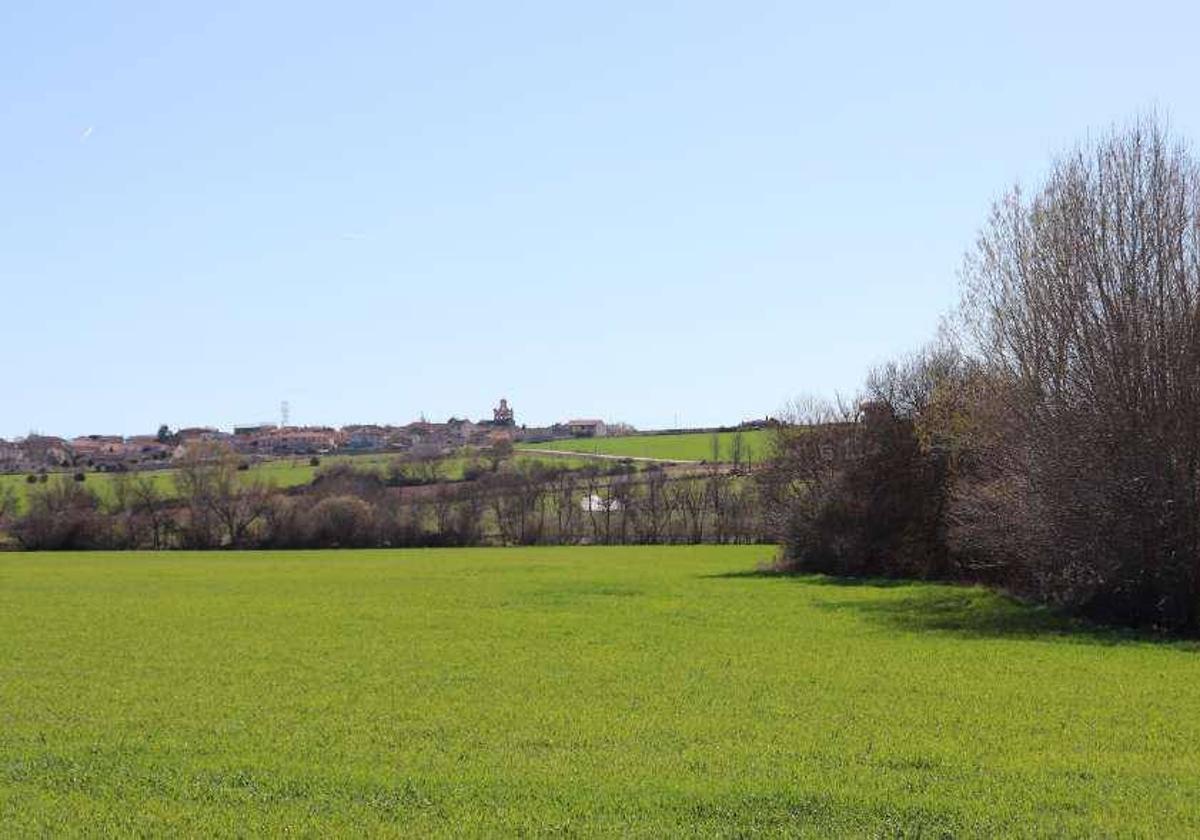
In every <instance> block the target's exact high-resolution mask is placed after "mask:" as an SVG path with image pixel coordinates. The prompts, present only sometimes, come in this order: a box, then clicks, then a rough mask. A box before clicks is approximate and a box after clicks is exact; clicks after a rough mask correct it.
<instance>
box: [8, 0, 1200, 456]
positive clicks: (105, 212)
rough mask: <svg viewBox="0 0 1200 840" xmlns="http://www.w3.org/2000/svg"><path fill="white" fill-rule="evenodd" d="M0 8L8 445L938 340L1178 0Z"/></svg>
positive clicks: (638, 416) (787, 389) (412, 405)
mask: <svg viewBox="0 0 1200 840" xmlns="http://www.w3.org/2000/svg"><path fill="white" fill-rule="evenodd" d="M153 5H156V4H149V3H128V4H109V3H87V4H83V3H80V4H66V5H64V4H52V3H34V2H7V3H4V4H3V6H2V7H0V292H2V294H0V325H2V326H0V336H2V337H3V345H2V346H3V353H4V359H5V363H4V365H3V371H4V374H3V386H2V389H0V436H5V437H13V436H16V435H20V434H24V433H26V432H27V431H29V430H30V429H36V430H39V431H42V432H43V433H56V434H64V435H75V434H82V433H89V432H101V433H125V434H132V433H137V432H144V431H148V430H153V429H154V428H156V427H157V425H158V424H159V423H163V422H165V423H169V424H171V425H172V426H179V425H187V424H200V423H204V424H216V425H222V426H228V425H231V424H233V423H236V422H248V421H255V420H260V419H272V418H275V417H276V416H277V414H278V407H279V403H280V401H281V400H284V399H286V400H289V401H290V402H291V405H292V416H293V420H294V421H295V422H299V423H332V424H342V423H346V422H353V421H362V422H372V421H374V422H406V421H408V420H410V419H413V418H414V417H415V416H416V415H418V414H419V413H421V412H424V413H425V414H426V415H427V416H428V417H429V418H430V419H444V418H445V417H447V416H449V415H451V414H455V415H459V416H462V415H464V414H465V415H468V416H471V417H481V416H485V415H486V414H487V412H488V411H489V410H490V408H491V406H492V404H493V403H494V402H495V400H496V399H497V398H498V397H500V396H502V395H503V396H507V397H508V398H509V399H510V400H511V401H512V403H513V404H514V405H515V407H516V410H517V414H518V420H519V421H521V422H528V423H545V422H550V421H553V420H557V419H563V418H566V417H568V416H598V417H603V418H606V419H609V420H626V421H628V422H632V423H634V424H637V425H639V426H642V427H656V426H665V425H671V424H672V423H674V422H675V421H676V419H678V421H679V422H680V423H685V424H689V425H701V424H711V423H718V422H731V421H737V420H740V419H743V418H746V417H751V416H761V415H763V414H766V413H768V412H774V411H775V410H777V409H778V408H779V407H780V406H781V405H782V404H783V403H784V402H785V401H786V400H788V399H790V398H792V397H794V396H796V395H797V394H800V393H826V394H828V393H831V392H833V391H834V390H841V391H851V390H853V389H854V388H855V387H856V386H857V385H858V383H859V382H860V381H861V378H862V375H863V373H864V371H865V369H866V368H867V367H868V366H869V365H871V364H873V363H876V362H878V361H881V360H883V359H885V358H887V357H888V356H889V355H891V354H895V353H898V352H902V351H904V350H906V349H909V348H912V347H914V346H916V345H918V344H920V343H921V342H923V341H924V340H926V339H927V338H928V337H930V336H931V335H932V334H933V332H934V330H935V328H936V325H937V322H938V319H939V317H940V316H941V315H942V314H943V313H944V312H946V311H947V310H948V308H949V307H951V306H952V304H953V303H954V300H955V298H956V295H957V292H956V287H957V271H958V267H959V264H960V262H961V256H962V254H963V252H964V250H965V249H966V248H967V247H968V246H969V245H970V243H971V242H972V240H973V238H974V236H975V234H976V231H977V230H978V228H979V225H980V223H981V222H982V221H983V219H984V217H985V214H986V212H987V209H988V206H989V204H990V202H991V200H992V199H993V198H994V197H995V196H996V195H997V194H998V193H999V192H1000V191H1001V190H1002V189H1004V188H1005V187H1006V186H1007V185H1009V184H1011V183H1012V182H1013V181H1014V180H1016V179H1021V180H1023V181H1026V182H1031V181H1035V180H1036V179H1037V177H1038V175H1039V173H1041V172H1042V171H1044V168H1045V166H1046V164H1047V162H1048V161H1049V160H1050V158H1051V157H1052V156H1053V155H1054V154H1055V153H1057V152H1058V151H1060V150H1062V149H1063V148H1065V147H1067V146H1069V145H1070V144H1072V143H1073V142H1075V141H1076V140H1077V139H1080V138H1083V137H1084V136H1086V134H1087V132H1088V131H1089V130H1093V131H1094V130H1096V129H1098V128H1103V127H1105V126H1107V125H1108V124H1110V123H1112V122H1114V121H1123V120H1125V119H1127V118H1128V117H1130V116H1132V115H1134V114H1136V113H1137V112H1139V111H1146V110H1148V109H1150V108H1158V109H1159V110H1160V111H1164V112H1166V113H1168V114H1169V117H1170V120H1171V123H1172V125H1173V127H1174V128H1175V129H1176V130H1177V131H1178V132H1179V133H1180V134H1182V135H1184V136H1186V137H1188V138H1190V139H1192V140H1197V139H1200V94H1198V93H1197V88H1196V81H1197V80H1198V79H1200V49H1197V47H1196V33H1197V32H1198V31H1200V13H1198V12H1197V11H1195V8H1196V7H1195V5H1194V4H1191V3H1183V2H1180V3H1177V4H1173V5H1159V4H1154V3H1142V4H1136V5H1135V4H1129V3H1113V4H1101V3H1094V2H1088V3H1077V4H1058V3H995V4H987V5H988V6H990V7H991V8H987V9H983V8H977V7H979V6H981V5H982V4H974V3H961V2H955V3H945V4H936V5H935V4H914V3H895V4H880V5H875V4H871V3H853V4H834V3H826V4H802V3H795V2H787V3H777V4H776V3H724V4H713V3H700V2H687V3H672V4H666V3H663V4H659V3H644V2H637V3H629V4H619V3H596V4H581V3H545V4H538V5H533V4H520V3H518V4H514V3H481V4H467V3H425V4H404V3H378V4H359V3H353V2H342V3H336V4H321V5H311V6H310V5H308V4H301V3H295V2H287V3H284V2H280V3H265V2H264V3H257V2H256V3H241V2H238V3H222V2H204V3H193V4H180V3H169V4H157V5H161V6H162V7H163V8H157V9H155V8H151V7H152V6H153Z"/></svg>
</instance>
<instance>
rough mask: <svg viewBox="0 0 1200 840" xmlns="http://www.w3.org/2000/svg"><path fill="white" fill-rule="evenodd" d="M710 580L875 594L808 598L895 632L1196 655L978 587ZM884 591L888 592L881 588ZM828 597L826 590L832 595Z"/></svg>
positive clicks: (1145, 634) (1153, 637) (1187, 645)
mask: <svg viewBox="0 0 1200 840" xmlns="http://www.w3.org/2000/svg"><path fill="white" fill-rule="evenodd" d="M704 577H706V578H708V579H713V580H720V579H725V580H732V579H741V580H746V579H785V580H789V581H793V582H795V583H796V584H798V585H803V586H807V587H821V588H853V589H860V590H868V589H876V590H881V591H880V592H879V595H878V597H871V596H870V595H868V594H867V593H865V592H856V593H855V594H854V595H853V596H852V597H844V598H837V597H824V596H821V597H814V598H813V599H812V601H811V602H810V603H811V604H812V605H814V606H816V607H817V608H818V609H821V610H827V611H830V612H835V613H848V614H854V615H858V616H861V617H862V618H864V619H866V620H867V621H870V622H871V623H873V624H876V625H880V626H883V627H885V628H887V629H890V630H894V631H896V632H901V633H941V634H950V635H954V636H958V637H961V638H972V639H1027V640H1043V641H1046V640H1052V639H1053V640H1063V641H1069V642H1075V643H1083V644H1092V645H1124V644H1146V643H1153V644H1161V645H1167V646H1170V647H1175V648H1177V649H1180V650H1187V651H1192V652H1200V641H1198V640H1195V639H1179V638H1175V637H1170V636H1164V635H1162V634H1158V633H1153V632H1150V631H1141V630H1134V629H1128V628H1120V627H1107V626H1104V625H1100V624H1095V623H1093V622H1090V621H1087V620H1085V619H1080V618H1075V617H1072V616H1070V615H1067V614H1066V613H1065V612H1063V611H1062V610H1059V609H1055V608H1053V607H1047V606H1040V605H1036V604H1028V603H1024V602H1022V601H1019V600H1017V599H1016V598H1013V597H1010V596H1008V595H1004V594H1002V593H999V592H994V591H991V590H988V589H985V588H983V587H982V586H959V585H955V584H951V583H929V582H925V581H916V580H904V579H895V578H839V577H830V576H827V575H813V574H800V575H797V574H789V573H787V572H779V571H775V570H773V569H753V570H748V571H740V572H727V573H724V574H717V575H705V576H704ZM882 590H886V591H882ZM830 595H832V593H830Z"/></svg>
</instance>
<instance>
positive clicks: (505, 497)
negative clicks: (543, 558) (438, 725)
mask: <svg viewBox="0 0 1200 840" xmlns="http://www.w3.org/2000/svg"><path fill="white" fill-rule="evenodd" d="M421 469H422V470H423V472H422V473H421V474H420V475H419V476H415V474H414V476H415V477H416V478H420V479H422V480H421V481H413V480H411V479H412V477H410V480H409V481H406V482H404V483H402V484H400V485H399V486H397V482H396V480H395V477H394V476H393V475H392V472H391V471H389V472H388V473H386V474H384V475H379V474H376V473H373V472H366V471H358V470H355V469H352V468H350V467H348V466H345V465H339V466H334V467H331V468H328V469H325V470H323V471H322V473H321V474H320V475H319V476H318V478H317V480H316V481H314V482H313V484H312V485H310V486H308V487H305V488H297V489H293V490H291V491H288V492H283V491H278V490H276V489H274V488H272V487H270V486H268V485H266V484H264V483H262V482H261V481H258V480H256V479H255V478H254V477H253V474H252V473H248V472H246V471H244V470H240V469H239V460H238V459H237V457H236V456H235V455H234V454H233V453H231V452H229V451H227V450H224V449H221V448H220V447H211V448H202V447H201V448H196V449H195V450H193V451H192V452H190V453H189V454H188V456H187V458H186V459H185V460H184V461H183V462H182V463H181V464H180V465H179V469H178V470H177V471H176V472H175V474H174V476H173V477H172V479H171V482H172V483H171V485H170V487H167V486H165V483H164V482H163V481H162V480H161V479H157V480H156V479H155V478H154V477H152V476H150V475H137V474H128V475H120V476H117V477H116V478H115V479H114V481H113V484H112V488H113V490H112V493H111V494H109V496H108V497H107V498H106V499H104V500H103V501H102V500H101V499H100V498H99V497H98V496H97V495H96V494H94V493H93V492H92V491H91V490H90V489H89V488H87V486H86V485H85V484H82V483H79V482H76V481H72V480H71V479H70V477H69V476H62V477H60V478H57V479H55V480H53V481H50V482H48V483H46V484H45V485H38V486H37V487H35V488H32V489H31V490H30V491H29V504H28V510H27V511H26V512H25V513H24V515H23V516H21V517H19V518H17V519H16V520H15V521H14V522H13V524H12V527H11V530H12V532H13V534H14V535H15V536H16V537H17V539H18V540H19V542H20V544H21V545H23V546H24V547H26V548H29V549H89V548H111V549H119V548H151V549H165V548H187V549H213V548H255V547H272V548H319V547H329V548H333V547H342V548H349V547H372V546H397V547H398V546H439V545H445V546H469V545H485V544H488V545H537V544H578V543H597V544H626V543H639V544H654V543H700V542H718V543H727V542H760V541H764V540H766V539H767V538H768V537H769V533H768V531H767V530H766V524H765V522H764V521H763V520H762V518H761V517H760V516H759V511H760V510H761V506H760V505H759V504H758V502H757V493H758V490H757V486H756V485H755V484H754V483H753V482H752V481H751V480H750V479H748V478H745V477H743V476H740V475H737V474H735V473H734V472H733V471H731V470H729V469H728V468H726V467H723V466H719V465H709V466H707V467H705V468H704V469H703V471H701V472H699V473H690V474H684V475H678V474H675V475H672V474H671V473H669V472H668V471H667V470H665V469H662V468H659V467H652V468H650V469H646V470H641V471H635V470H633V469H632V468H629V467H624V466H614V467H611V468H607V469H602V468H599V467H585V468H582V469H578V468H577V469H566V468H556V467H551V466H548V465H546V464H544V463H541V462H536V461H528V462H527V461H520V460H509V461H507V462H504V463H503V465H501V464H500V463H497V464H496V468H495V470H494V471H493V470H486V471H483V472H481V473H479V474H476V475H474V476H473V478H472V479H471V480H464V481H446V480H440V481H437V480H435V481H426V480H424V479H426V472H429V473H430V474H431V475H432V474H433V472H436V471H437V470H438V469H439V468H434V467H426V466H424V465H422V466H421ZM437 477H438V478H441V477H442V476H441V474H440V473H439V474H438V476H437Z"/></svg>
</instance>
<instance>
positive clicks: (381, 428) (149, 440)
mask: <svg viewBox="0 0 1200 840" xmlns="http://www.w3.org/2000/svg"><path fill="white" fill-rule="evenodd" d="M632 431H634V430H633V428H632V427H631V426H628V425H626V424H608V423H605V422H604V421H603V420H599V419H572V420H565V421H563V422H560V423H554V424H552V425H550V426H539V427H533V426H525V425H519V424H518V423H517V419H516V414H515V412H514V410H513V408H512V406H511V405H509V403H508V400H507V399H501V400H500V402H499V404H498V405H497V406H496V407H495V408H494V409H493V410H492V416H491V418H490V419H481V420H467V419H462V418H458V417H451V418H449V419H448V420H446V421H445V422H441V423H435V422H430V421H428V420H425V419H423V418H422V419H420V420H416V421H413V422H411V423H408V424H405V425H401V426H396V425H380V424H374V423H356V424H351V425H347V426H342V427H340V428H334V427H332V426H292V425H287V424H286V423H279V424H275V423H257V424H253V425H245V426H234V427H233V428H232V429H231V430H228V431H226V430H222V429H219V428H216V427H213V426H190V427H185V428H180V429H174V430H172V429H171V428H170V427H168V426H166V425H163V426H161V427H160V428H159V429H158V431H157V433H155V434H140V435H132V436H128V437H125V436H122V435H105V434H90V435H81V436H79V437H75V438H71V439H67V438H62V437H55V436H51V435H41V434H29V435H28V436H26V437H24V438H20V439H17V440H12V441H7V440H4V439H0V472H9V473H11V472H30V471H43V470H53V469H68V468H70V469H90V470H95V471H97V472H124V471H127V470H142V469H156V468H165V467H168V466H170V465H171V464H172V463H173V462H175V461H177V460H179V459H180V458H182V457H183V456H184V455H185V454H186V453H187V451H188V447H189V446H192V445H193V444H195V443H197V442H204V443H211V442H219V443H224V444H226V445H227V446H228V447H229V448H231V449H232V450H233V451H234V452H237V453H238V454H240V455H243V456H246V457H247V458H251V459H253V458H255V457H262V458H266V457H284V456H295V455H324V454H329V453H344V454H360V453H371V452H394V453H404V454H410V455H413V456H417V457H436V456H442V455H448V454H450V453H452V452H454V451H456V450H458V449H460V448H461V447H464V446H475V447H488V446H495V445H496V444H497V443H502V442H508V443H541V442H545V441H552V440H560V439H569V438H588V437H606V436H608V435H612V434H628V433H630V432H632Z"/></svg>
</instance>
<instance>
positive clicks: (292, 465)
mask: <svg viewBox="0 0 1200 840" xmlns="http://www.w3.org/2000/svg"><path fill="white" fill-rule="evenodd" d="M398 457H399V456H398V455H397V454H396V453H369V454H362V455H322V456H321V457H320V464H319V465H318V466H315V467H314V466H313V465H312V464H311V463H310V458H309V456H307V455H306V456H303V457H295V458H275V459H272V460H269V461H259V462H257V463H254V464H251V466H250V468H249V469H248V470H246V471H245V472H244V473H240V475H242V476H244V478H245V480H246V481H262V482H265V483H267V484H270V485H272V486H273V487H276V488H279V489H281V490H282V489H287V488H289V487H300V486H303V485H306V484H311V483H312V481H313V479H314V478H316V477H317V475H319V474H320V472H321V469H322V468H329V467H331V466H334V465H337V464H346V465H349V466H352V467H353V468H354V469H356V470H360V471H362V472H373V473H375V474H377V475H379V476H380V477H381V478H382V477H385V476H386V475H387V471H388V467H389V466H390V465H391V464H392V463H393V462H394V461H396V459H397V458H398ZM470 460H471V459H470V458H468V457H467V456H463V455H457V456H451V457H447V458H442V459H441V461H442V477H443V478H444V479H447V480H458V479H461V478H462V477H463V472H464V470H465V469H466V467H467V465H468V464H469V463H470ZM510 460H511V461H515V462H519V463H522V464H528V463H533V462H538V463H544V464H548V465H553V466H557V467H568V468H570V469H577V468H579V467H582V466H585V465H587V464H589V463H593V461H590V460H588V459H585V458H556V457H552V456H538V455H533V454H523V453H518V454H517V455H515V456H513V457H512V458H511V459H510ZM59 475H65V476H67V477H68V478H70V477H71V476H72V475H74V471H67V472H65V473H50V478H51V479H54V478H55V477H56V476H59ZM85 475H86V478H85V480H84V484H85V486H86V487H87V488H88V489H90V490H92V491H93V492H94V493H95V494H96V496H97V497H98V498H99V499H100V501H101V502H105V503H107V502H111V501H112V500H113V482H114V481H115V480H116V476H115V474H114V473H101V472H87V473H85ZM125 475H128V476H130V477H132V478H138V477H142V476H149V477H150V478H151V479H152V480H153V481H154V483H155V484H156V485H158V489H159V491H160V492H161V493H162V495H163V497H164V498H174V497H175V495H176V490H175V479H174V476H175V470H173V469H165V470H152V471H147V472H130V473H126V474H125ZM4 485H9V486H11V487H13V488H14V489H15V490H16V491H17V496H18V499H19V501H20V503H21V505H22V506H23V505H24V501H25V498H26V494H27V493H28V492H29V489H30V488H31V487H37V486H40V485H36V484H34V485H31V484H29V483H28V481H27V474H25V473H4V474H0V488H3V486H4Z"/></svg>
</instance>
